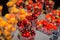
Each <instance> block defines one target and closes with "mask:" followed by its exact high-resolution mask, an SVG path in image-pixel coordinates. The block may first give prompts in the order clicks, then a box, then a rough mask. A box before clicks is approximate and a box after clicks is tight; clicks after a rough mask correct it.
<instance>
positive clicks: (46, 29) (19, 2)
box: [0, 0, 60, 40]
mask: <svg viewBox="0 0 60 40" xmlns="http://www.w3.org/2000/svg"><path fill="white" fill-rule="evenodd" d="M54 3H55V2H54V1H53V0H35V2H34V1H33V0H9V2H7V3H6V5H7V6H8V12H9V13H7V14H5V16H4V17H2V16H0V39H1V40H12V38H13V37H14V35H12V34H13V33H14V32H16V31H17V30H18V31H19V34H20V35H18V36H19V37H20V39H19V40H34V38H35V36H36V30H37V31H39V32H41V31H42V32H43V33H45V34H47V35H52V34H53V33H52V32H53V31H57V30H58V28H59V26H60V10H54V9H53V6H54ZM44 4H45V8H46V10H44V9H43V6H44ZM2 8H3V7H2V6H0V13H2ZM44 12H46V14H44ZM43 14H44V15H45V16H44V18H45V19H43V18H42V19H39V18H41V17H40V15H43Z"/></svg>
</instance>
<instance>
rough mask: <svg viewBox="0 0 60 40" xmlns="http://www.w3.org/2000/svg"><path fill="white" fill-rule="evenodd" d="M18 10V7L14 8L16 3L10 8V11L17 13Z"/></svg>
mask: <svg viewBox="0 0 60 40" xmlns="http://www.w3.org/2000/svg"><path fill="white" fill-rule="evenodd" d="M17 12H19V9H17V8H16V5H14V6H13V7H12V8H11V13H17Z"/></svg>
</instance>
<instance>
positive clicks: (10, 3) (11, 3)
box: [6, 1, 14, 7]
mask: <svg viewBox="0 0 60 40" xmlns="http://www.w3.org/2000/svg"><path fill="white" fill-rule="evenodd" d="M6 5H7V6H9V7H11V6H13V5H14V2H12V1H10V2H8V3H7V4H6Z"/></svg>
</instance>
